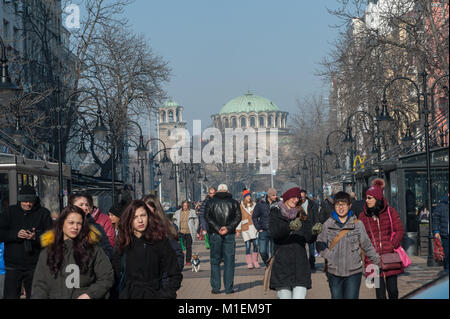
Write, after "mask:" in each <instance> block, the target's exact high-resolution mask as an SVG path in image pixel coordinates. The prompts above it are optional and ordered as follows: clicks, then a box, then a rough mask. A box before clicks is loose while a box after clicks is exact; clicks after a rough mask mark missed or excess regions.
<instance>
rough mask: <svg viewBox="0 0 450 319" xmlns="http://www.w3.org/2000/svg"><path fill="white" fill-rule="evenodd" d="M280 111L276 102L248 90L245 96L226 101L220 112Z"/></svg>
mask: <svg viewBox="0 0 450 319" xmlns="http://www.w3.org/2000/svg"><path fill="white" fill-rule="evenodd" d="M271 111H275V112H278V111H280V109H279V108H278V106H276V105H275V103H273V102H271V101H269V100H268V99H266V98H265V97H262V96H258V95H254V94H252V93H250V92H247V93H246V94H245V95H243V96H238V97H236V98H234V99H232V100H231V101H229V102H228V103H226V104H225V105H224V106H223V107H222V109H221V110H220V113H219V114H228V113H241V112H243V113H249V112H257V113H258V112H271Z"/></svg>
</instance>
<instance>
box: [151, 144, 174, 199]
mask: <svg viewBox="0 0 450 319" xmlns="http://www.w3.org/2000/svg"><path fill="white" fill-rule="evenodd" d="M151 141H158V142H160V143H162V145H163V147H164V148H163V149H162V151H164V156H163V158H162V160H161V163H163V164H165V163H168V162H170V159H169V157H168V156H167V150H168V148H167V147H166V143H164V141H163V140H161V139H159V138H150V139H149V140H148V141H147V142H146V143H145V147H146V148H148V144H149V143H150V142H151ZM160 152H161V151H158V152H157V153H156V154H159V153H160ZM156 154H155V155H153V154H152V150H151V148H150V156H149V176H150V192H153V187H154V184H155V181H154V178H155V177H154V171H153V168H154V160H155V157H156Z"/></svg>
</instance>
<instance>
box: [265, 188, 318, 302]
mask: <svg viewBox="0 0 450 319" xmlns="http://www.w3.org/2000/svg"><path fill="white" fill-rule="evenodd" d="M300 198H301V192H300V188H299V187H292V188H289V189H287V190H286V191H285V192H284V193H283V195H282V199H283V200H282V201H281V200H280V201H278V202H276V203H273V204H272V205H271V208H270V215H269V233H270V235H271V236H272V238H273V240H274V242H275V252H274V256H273V258H274V262H273V266H272V274H271V277H270V289H272V290H276V291H277V295H278V298H280V299H305V298H306V292H307V289H311V286H312V281H311V268H310V267H309V262H308V257H307V255H306V248H305V245H306V244H307V243H312V242H314V241H315V240H316V238H317V235H318V233H319V232H320V224H317V225H312V222H311V220H308V219H307V220H305V221H301V220H300V218H299V211H298V209H297V207H296V206H297V203H298V201H299V200H300Z"/></svg>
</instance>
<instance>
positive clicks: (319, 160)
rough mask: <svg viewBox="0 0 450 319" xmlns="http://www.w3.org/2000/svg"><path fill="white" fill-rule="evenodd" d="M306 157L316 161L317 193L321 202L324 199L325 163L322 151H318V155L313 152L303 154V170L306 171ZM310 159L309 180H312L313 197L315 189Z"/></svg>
mask: <svg viewBox="0 0 450 319" xmlns="http://www.w3.org/2000/svg"><path fill="white" fill-rule="evenodd" d="M308 156H314V157H315V158H316V159H317V161H318V166H319V167H318V168H319V173H320V192H319V195H320V200H321V201H323V199H324V196H323V162H324V161H325V159H324V157H323V155H322V149H320V150H319V155H317V154H316V153H314V152H308V153H306V154H305V157H304V162H303V163H304V169H305V168H306V169H308V168H307V166H306V160H305V159H306V158H307V157H308ZM310 159H311V179H312V187H313V195H315V193H316V191H315V187H314V178H315V176H314V159H313V158H310Z"/></svg>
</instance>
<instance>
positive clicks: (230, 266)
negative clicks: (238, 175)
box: [205, 184, 242, 294]
mask: <svg viewBox="0 0 450 319" xmlns="http://www.w3.org/2000/svg"><path fill="white" fill-rule="evenodd" d="M241 219H242V215H241V210H240V209H239V203H238V202H237V201H236V200H235V199H233V196H232V195H231V194H230V193H229V192H228V187H227V185H225V184H220V185H219V187H218V191H217V193H216V194H215V195H214V197H213V198H212V199H210V200H209V201H208V202H207V203H206V206H205V221H206V223H207V229H208V236H209V241H210V261H211V279H210V282H211V287H212V290H211V293H213V294H218V293H219V292H220V284H221V278H220V277H221V276H220V262H221V260H222V258H223V261H224V267H223V273H224V274H223V282H224V286H225V293H226V294H232V293H234V292H235V291H234V289H233V280H234V267H235V251H236V237H235V232H236V227H237V226H238V224H239V223H240V222H241Z"/></svg>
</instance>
